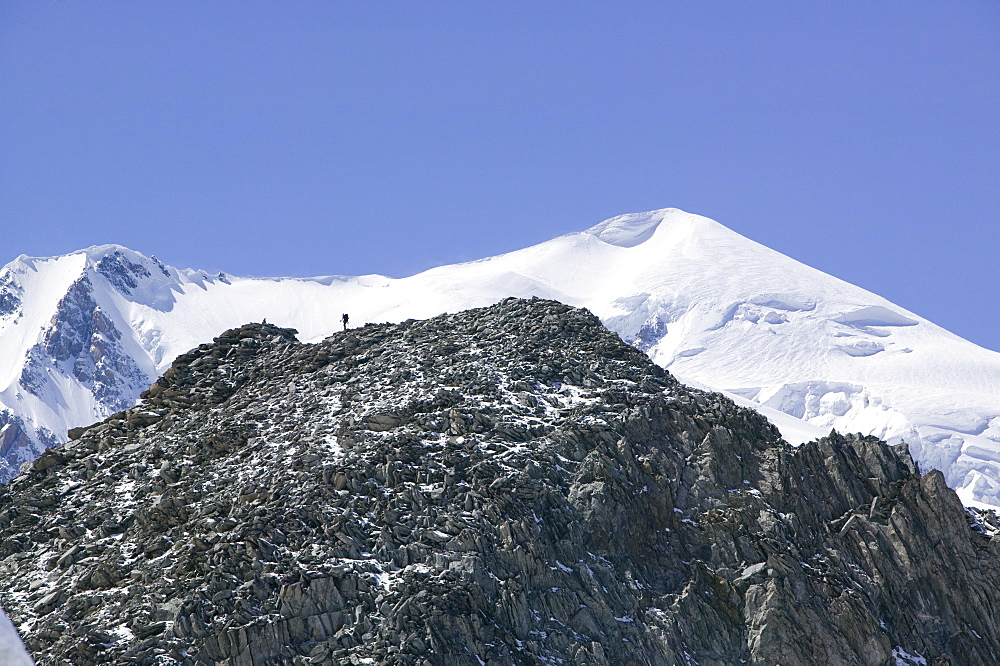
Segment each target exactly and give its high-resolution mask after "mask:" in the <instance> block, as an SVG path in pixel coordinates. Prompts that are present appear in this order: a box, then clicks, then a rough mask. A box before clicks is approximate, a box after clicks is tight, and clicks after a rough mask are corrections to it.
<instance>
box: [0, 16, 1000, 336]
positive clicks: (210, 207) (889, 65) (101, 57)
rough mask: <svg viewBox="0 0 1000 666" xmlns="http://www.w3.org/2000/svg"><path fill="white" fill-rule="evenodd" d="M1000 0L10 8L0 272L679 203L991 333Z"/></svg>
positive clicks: (393, 271)
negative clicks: (51, 262) (88, 254)
mask: <svg viewBox="0 0 1000 666" xmlns="http://www.w3.org/2000/svg"><path fill="white" fill-rule="evenodd" d="M998 119H1000V5H998V4H997V3H996V2H993V1H992V0H989V1H988V0H979V1H968V2H966V1H963V2H956V3H941V2H923V1H915V2H906V3H901V2H844V3H812V2H771V3H746V2H712V3H701V2H676V3H674V2H649V3H644V2H634V3H627V4H626V6H625V7H622V6H620V5H619V3H606V2H578V3H569V4H567V3H538V2H530V3H529V2H504V3H484V2H430V3H401V2H381V3H373V2H365V3H360V2H308V1H304V2H295V3H277V2H244V1H240V2H235V1H230V0H218V1H215V2H210V3H205V2H191V1H184V0H181V1H172V2H161V3H135V2H122V1H100V2H82V1H76V0H67V1H66V2H27V1H24V0H7V1H5V2H2V3H0V243H2V244H0V248H2V253H0V263H2V262H6V261H9V260H10V259H13V258H14V257H15V256H17V255H18V254H21V253H26V254H31V255H52V254H60V253H64V252H69V251H72V250H75V249H79V248H81V247H85V246H88V245H93V244H99V243H108V242H114V243H120V244H123V245H127V246H129V247H131V248H133V249H135V250H138V251H140V252H143V253H146V254H156V255H157V256H158V257H160V258H161V259H162V260H164V261H166V262H167V263H170V264H173V265H176V266H182V267H197V268H204V269H207V270H226V271H228V272H230V273H234V274H239V275H297V276H306V275H318V274H333V273H337V274H347V275H354V274H364V273H382V274H386V275H391V276H395V277H400V276H404V275H409V274H412V273H415V272H418V271H420V270H424V269H427V268H430V267H433V266H436V265H441V264H446V263H453V262H457V261H464V260H470V259H476V258H480V257H483V256H488V255H493V254H499V253H502V252H506V251H510V250H514V249H517V248H520V247H524V246H527V245H530V244H534V243H537V242H541V241H544V240H547V239H549V238H552V237H554V236H557V235H559V234H563V233H568V232H571V231H578V230H581V229H583V228H586V227H587V226H590V225H592V224H595V223H597V222H599V221H601V220H603V219H605V218H607V217H611V216H613V215H617V214H620V213H626V212H636V211H642V210H650V209H654V208H662V207H667V206H672V207H677V208H683V209H685V210H688V211H690V212H695V213H700V214H703V215H707V216H709V217H712V218H714V219H717V220H718V221H720V222H722V223H723V224H725V225H726V226H728V227H730V228H732V229H734V230H735V231H737V232H739V233H741V234H743V235H745V236H747V237H749V238H752V239H754V240H756V241H758V242H760V243H763V244H764V245H767V246H769V247H772V248H774V249H776V250H778V251H781V252H783V253H785V254H788V255H790V256H792V257H794V258H796V259H798V260H800V261H803V262H804V263H807V264H809V265H811V266H814V267H816V268H819V269H820V270H823V271H825V272H827V273H831V274H833V275H836V276H838V277H841V278H843V279H845V280H847V281H849V282H853V283H855V284H858V285H860V286H862V287H864V288H866V289H869V290H872V291H875V292H876V293H879V294H881V295H883V296H885V297H886V298H889V299H890V300H893V301H895V302H896V303H898V304H900V305H902V306H903V307H906V308H908V309H910V310H913V311H914V312H916V313H918V314H920V315H922V316H924V317H927V318H929V319H931V320H933V321H935V322H936V323H938V324H940V325H942V326H944V327H945V328H948V329H949V330H952V331H954V332H955V333H958V334H959V335H962V336H963V337H966V338H969V339H970V340H973V341H974V342H977V343H979V344H981V345H983V346H986V347H989V348H991V349H1000V330H998V326H997V321H998V316H997V307H998V305H1000V304H998V298H997V296H998V293H997V285H998V277H1000V268H998V264H997V261H996V256H997V248H998V247H1000V215H998V211H1000V121H998Z"/></svg>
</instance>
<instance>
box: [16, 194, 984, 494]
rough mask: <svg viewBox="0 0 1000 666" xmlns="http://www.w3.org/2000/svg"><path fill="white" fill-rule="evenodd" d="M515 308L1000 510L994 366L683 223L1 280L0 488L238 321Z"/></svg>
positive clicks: (30, 265) (745, 246)
mask: <svg viewBox="0 0 1000 666" xmlns="http://www.w3.org/2000/svg"><path fill="white" fill-rule="evenodd" d="M508 296H518V297H532V296H538V297H541V298H551V299H555V300H559V301H562V302H564V303H567V304H570V305H574V306H578V307H586V308H588V309H590V310H591V311H592V312H593V313H594V314H596V315H597V316H598V317H600V318H601V320H602V321H603V322H604V323H605V325H607V326H608V327H609V328H610V329H612V330H614V331H615V332H617V333H618V334H619V335H620V336H621V337H622V338H623V339H624V340H625V341H627V342H629V343H630V344H633V345H634V346H636V347H638V348H639V349H641V350H643V351H644V352H645V353H647V354H648V355H649V356H650V358H652V360H653V361H654V362H656V363H658V364H659V365H661V366H663V367H665V368H667V369H668V370H669V371H670V372H671V373H673V374H674V375H675V376H676V377H677V378H678V379H680V380H681V381H683V382H686V383H688V384H692V385H695V386H698V387H701V388H707V389H711V390H715V391H720V392H723V393H725V394H727V395H729V396H730V397H732V398H733V399H734V400H737V401H738V402H739V403H740V404H743V405H746V406H751V407H753V408H755V409H757V410H758V411H760V412H762V413H763V414H764V415H765V416H767V417H768V418H769V419H770V420H771V421H772V422H774V423H775V425H777V426H778V427H779V429H780V430H781V432H782V434H783V435H784V437H785V438H786V439H787V440H788V441H790V442H791V443H801V442H804V441H808V440H810V439H814V438H816V437H818V436H821V435H824V434H826V433H828V432H829V431H830V430H831V429H836V430H837V431H840V432H845V433H853V432H861V433H863V434H866V435H868V434H871V435H876V436H878V437H881V438H883V439H885V440H886V441H888V442H889V443H891V444H904V443H905V444H906V445H908V446H909V448H910V451H911V453H912V454H913V456H914V458H915V459H916V460H917V461H918V463H919V464H920V466H921V468H922V469H923V470H929V469H931V468H936V469H940V470H941V471H942V472H943V473H944V474H945V477H946V479H947V481H948V483H949V485H950V486H951V487H953V488H955V489H956V490H957V491H958V492H959V495H960V496H961V497H962V500H963V501H964V502H965V503H966V504H968V505H971V506H980V507H986V508H991V507H998V506H1000V353H997V352H993V351H990V350H986V349H983V348H981V347H979V346H977V345H975V344H973V343H971V342H968V341H966V340H964V339H962V338H960V337H959V336H957V335H954V334H952V333H950V332H948V331H946V330H944V329H943V328H941V327H939V326H937V325H935V324H933V323H931V322H929V321H927V320H926V319H924V318H922V317H920V316H919V315H917V314H914V313H912V312H909V311H907V310H905V309H903V308H901V307H899V306H897V305H895V304H893V303H891V302H889V301H887V300H886V299H884V298H882V297H880V296H877V295H876V294H873V293H871V292H868V291H866V290H864V289H861V288H859V287H856V286H854V285H851V284H849V283H847V282H845V281H843V280H840V279H838V278H835V277H832V276H830V275H827V274H825V273H822V272H821V271H818V270H816V269H813V268H810V267H809V266H806V265H804V264H802V263H800V262H798V261H795V260H794V259H791V258H789V257H787V256H784V255H782V254H780V253H778V252H775V251H774V250H771V249H769V248H767V247H764V246H763V245H760V244H758V243H756V242H754V241H752V240H749V239H747V238H745V237H743V236H740V235H739V234H737V233H735V232H733V231H731V230H729V229H728V228H726V227H725V226H723V225H721V224H719V223H718V222H715V221H713V220H710V219H708V218H705V217H701V216H698V215H693V214H689V213H686V212H684V211H680V210H677V209H669V208H668V209H663V210H657V211H651V212H645V213H636V214H629V215H622V216H618V217H615V218H612V219H610V220H606V221H604V222H601V223H600V224H598V225H596V226H593V227H590V228H589V229H587V230H585V231H581V232H578V233H572V234H567V235H564V236H560V237H558V238H554V239H552V240H550V241H547V242H544V243H541V244H538V245H534V246H532V247H528V248H525V249H522V250H517V251H514V252H510V253H507V254H503V255H499V256H495V257H489V258H486V259H481V260H477V261H472V262H467V263H462V264H455V265H449V266H441V267H438V268H434V269H431V270H428V271H425V272H423V273H419V274H417V275H413V276H410V277H406V278H399V279H396V278H389V277H384V276H381V275H366V276H338V275H331V276H323V277H315V278H246V277H237V276H232V275H229V274H226V273H216V274H210V273H206V272H204V271H198V270H193V269H178V268H174V267H172V266H167V265H165V264H163V263H162V262H160V261H159V260H157V259H156V258H155V257H146V256H144V255H142V254H139V253H137V252H133V251H132V250H129V249H127V248H124V247H120V246H115V245H102V246H95V247H91V248H87V249H85V250H81V251H79V252H74V253H70V254H67V255H63V256H59V257H49V258H37V257H25V256H21V257H18V258H17V259H15V260H14V261H12V262H11V263H10V264H8V265H7V266H5V267H4V268H3V269H2V270H0V359H2V364H0V458H2V459H3V461H2V462H0V478H5V479H6V478H10V477H11V476H12V475H13V474H14V473H16V470H17V468H18V466H19V465H20V464H21V463H23V462H25V461H28V460H32V459H33V458H34V457H36V456H37V455H38V454H39V453H40V452H41V451H42V450H43V449H44V448H45V447H47V446H51V445H53V444H56V443H59V442H61V441H64V440H65V438H66V431H67V429H69V428H72V427H77V426H82V425H88V424H90V423H93V422H95V421H97V420H100V419H102V418H104V417H106V416H108V415H109V414H111V413H113V412H115V411H118V410H120V409H122V408H123V407H126V406H128V405H131V404H133V403H134V402H135V400H136V398H137V397H138V394H139V393H140V392H141V391H142V390H144V389H145V388H146V387H148V385H149V384H150V383H151V382H152V381H153V380H154V379H155V378H156V377H157V376H159V374H161V373H162V372H163V371H164V370H165V369H166V368H167V367H169V365H170V363H171V361H172V360H173V359H174V358H175V357H176V356H178V355H179V354H181V353H184V352H186V351H188V350H189V349H191V348H193V347H195V346H197V345H198V344H201V343H204V342H208V341H210V340H211V339H212V338H213V337H214V336H216V335H218V334H219V333H221V332H222V331H224V330H226V329H229V328H232V327H235V326H239V325H242V324H244V323H246V322H249V321H263V320H266V321H268V322H270V323H273V324H277V325H279V326H283V327H291V328H295V329H297V330H298V331H299V337H300V339H301V340H303V341H305V342H312V341H318V340H321V339H322V338H324V337H326V336H327V335H329V334H330V333H331V332H333V331H335V330H338V329H339V328H340V316H341V314H342V313H344V312H347V313H349V314H350V316H351V322H352V323H353V324H355V325H358V324H363V323H364V322H387V321H388V322H399V321H402V320H405V319H409V318H415V319H422V318H426V317H430V316H434V315H437V314H440V313H442V312H456V311H459V310H464V309H468V308H472V307H481V306H485V305H490V304H492V303H495V302H497V301H499V300H501V299H502V298H506V297H508Z"/></svg>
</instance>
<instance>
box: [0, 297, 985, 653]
mask: <svg viewBox="0 0 1000 666" xmlns="http://www.w3.org/2000/svg"><path fill="white" fill-rule="evenodd" d="M71 436H73V437H74V439H73V441H71V442H70V443H69V444H67V445H65V446H63V447H59V448H55V449H50V450H49V451H47V452H46V453H44V454H43V455H42V456H41V457H40V458H38V459H37V460H36V461H35V462H34V463H32V464H31V465H30V468H27V469H25V470H24V471H23V472H22V474H21V475H20V476H19V477H17V478H16V479H15V480H14V481H13V482H11V483H10V484H9V485H8V486H6V487H4V488H0V579H2V580H4V581H5V583H4V585H3V588H2V591H0V605H2V606H3V607H4V608H6V609H7V611H8V613H9V615H10V616H11V619H12V620H13V621H14V622H15V624H17V625H18V627H19V628H20V629H21V631H22V634H23V635H24V636H25V637H26V643H27V646H28V647H29V649H30V650H31V651H32V653H33V654H34V655H35V658H36V660H37V661H38V663H39V664H75V665H80V666H83V665H87V664H124V663H133V664H134V663H138V664H186V665H195V664H228V665H231V666H235V665H237V664H240V665H243V664H246V665H256V664H330V663H379V664H469V663H488V664H556V663H574V664H584V665H588V664H593V665H596V664H624V663H630V664H632V663H634V664H681V663H697V664H702V665H712V664H718V665H721V664H734V663H749V664H761V665H763V664H768V665H770V664H774V663H781V664H806V663H828V664H879V665H882V664H888V663H895V664H918V663H928V664H946V663H951V664H979V663H988V662H989V661H990V659H991V658H992V657H993V655H995V654H1000V622H998V619H997V618H1000V614H998V612H997V611H998V609H1000V592H998V590H1000V566H998V564H1000V540H998V539H997V538H996V537H995V534H996V532H997V522H996V519H995V516H994V515H993V514H992V513H988V512H987V513H977V514H970V513H968V512H967V511H966V510H965V509H964V508H963V507H962V505H961V502H959V500H958V498H957V496H956V495H955V493H954V492H953V491H951V490H950V489H949V488H947V486H946V484H945V482H944V478H943V477H942V475H941V474H940V473H939V472H931V473H929V474H925V475H920V474H918V473H917V471H916V468H915V466H914V465H913V463H912V461H911V459H910V458H909V455H908V453H907V452H906V450H905V448H890V447H887V446H886V445H885V444H884V443H882V442H880V441H878V440H876V439H874V438H868V437H854V436H851V437H842V436H839V435H836V434H831V436H830V437H828V438H825V439H823V440H821V441H819V442H817V443H813V444H808V445H805V446H802V447H800V448H791V447H789V446H788V445H787V444H786V443H785V442H783V441H782V440H781V439H780V436H779V434H778V432H777V431H776V430H775V429H774V428H773V426H771V425H770V424H769V423H768V422H767V421H766V420H764V419H763V417H761V416H760V415H758V414H757V413H755V412H753V411H750V410H747V409H742V408H739V407H737V406H736V405H734V404H733V403H732V402H731V401H729V400H727V399H726V398H724V397H722V396H720V395H718V394H711V393H703V392H699V391H695V390H690V389H687V388H685V387H683V386H681V385H680V384H678V383H677V382H676V381H675V380H674V379H673V378H672V377H671V376H670V375H669V374H667V373H666V372H665V371H664V370H662V369H661V368H659V367H658V366H656V365H654V364H653V363H651V362H650V361H649V359H648V358H646V357H645V356H644V355H643V354H642V353H641V352H639V351H638V350H636V349H634V348H633V347H630V346H628V345H625V344H624V343H622V341H621V340H620V339H619V338H618V337H617V336H616V335H614V334H613V333H611V332H609V331H607V330H606V329H605V328H603V327H602V326H601V324H600V322H599V321H598V320H597V318H596V317H594V316H593V315H591V314H590V313H589V312H587V311H585V310H577V309H573V308H570V307H567V306H564V305H561V304H559V303H556V302H552V301H543V300H531V301H524V300H516V299H508V300H505V301H502V302H501V303H499V304H497V305H495V306H492V307H489V308H484V309H480V310H473V311H467V312H463V313H459V314H454V315H443V316H440V317H435V318H433V319H430V320H427V321H421V322H417V321H412V320H410V321H406V322H403V323H401V324H398V325H388V324H386V325H368V326H365V327H364V328H361V329H356V330H350V331H346V332H342V333H337V334H335V335H333V336H331V337H330V338H328V339H326V340H325V341H323V342H321V343H319V344H314V345H304V344H300V343H299V342H298V341H297V340H296V339H295V335H294V331H291V330H289V329H280V328H277V327H274V326H270V325H266V324H249V325H246V326H243V327H242V328H239V329H234V330H231V331H229V332H227V333H225V334H223V335H221V336H219V337H218V338H216V340H215V341H214V342H213V343H212V344H206V345H202V346H200V347H199V348H197V349H195V350H193V351H191V352H190V353H188V354H185V355H183V356H181V357H180V358H178V359H177V360H176V361H175V362H174V364H173V366H172V367H171V368H170V370H169V371H167V373H166V374H165V375H164V376H163V377H161V378H160V379H159V380H158V381H157V382H156V384H154V385H153V387H152V388H151V389H150V390H149V391H147V392H146V393H145V394H144V400H143V402H142V403H141V404H140V405H138V406H136V407H132V408H130V409H127V410H125V411H124V412H120V413H118V414H115V415H113V416H112V417H110V418H109V419H107V420H105V421H104V422H102V423H99V424H95V425H93V426H91V427H89V428H85V429H78V430H76V431H74V432H72V433H71Z"/></svg>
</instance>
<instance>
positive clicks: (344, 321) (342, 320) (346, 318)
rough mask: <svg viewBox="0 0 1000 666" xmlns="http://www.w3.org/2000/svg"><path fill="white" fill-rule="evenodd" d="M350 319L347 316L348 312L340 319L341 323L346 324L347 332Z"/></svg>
mask: <svg viewBox="0 0 1000 666" xmlns="http://www.w3.org/2000/svg"><path fill="white" fill-rule="evenodd" d="M348 319H350V317H348V316H347V313H346V312H345V313H344V316H343V317H341V318H340V321H341V322H342V323H343V324H344V330H345V331H346V330H347V320H348Z"/></svg>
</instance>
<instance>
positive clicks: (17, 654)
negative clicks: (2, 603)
mask: <svg viewBox="0 0 1000 666" xmlns="http://www.w3.org/2000/svg"><path fill="white" fill-rule="evenodd" d="M0 664H3V666H34V664H35V662H34V661H33V660H32V659H31V657H30V656H28V652H27V650H25V649H24V644H23V643H22V642H21V637H20V635H18V633H17V629H15V628H14V625H13V623H11V621H10V619H9V618H8V617H7V614H6V613H4V612H3V610H0Z"/></svg>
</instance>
